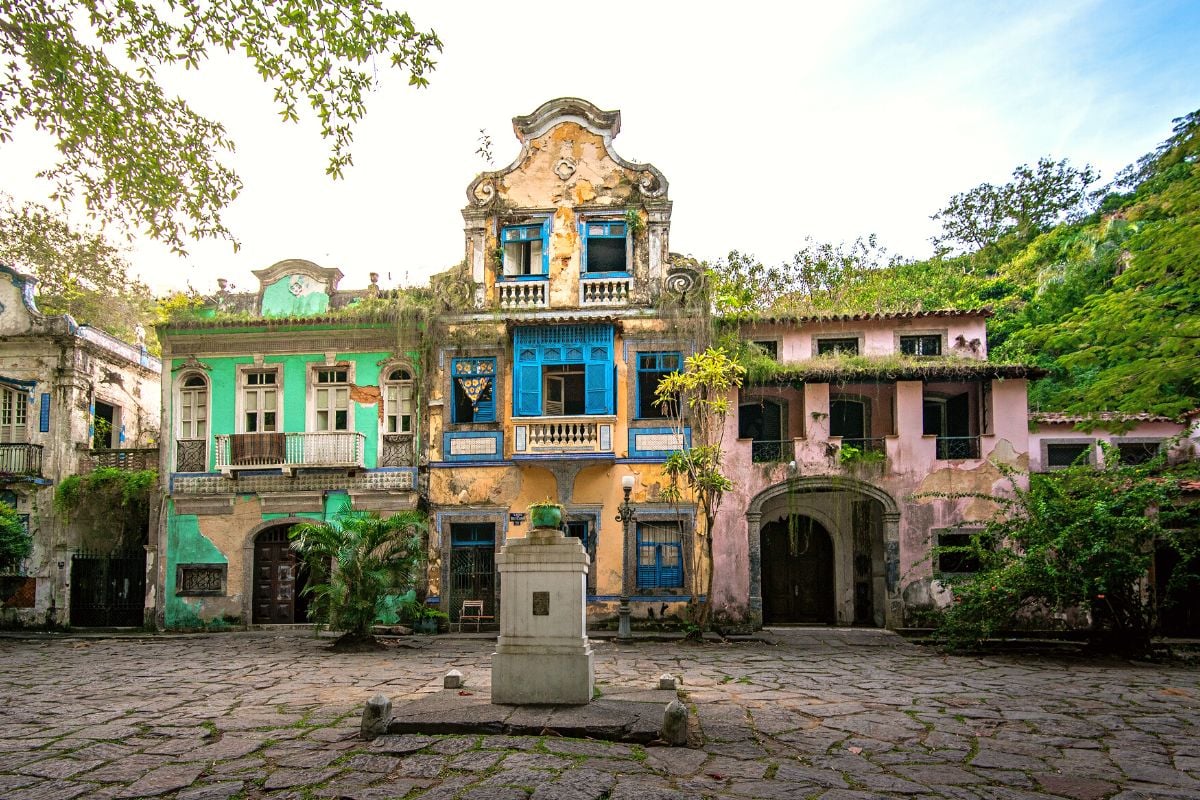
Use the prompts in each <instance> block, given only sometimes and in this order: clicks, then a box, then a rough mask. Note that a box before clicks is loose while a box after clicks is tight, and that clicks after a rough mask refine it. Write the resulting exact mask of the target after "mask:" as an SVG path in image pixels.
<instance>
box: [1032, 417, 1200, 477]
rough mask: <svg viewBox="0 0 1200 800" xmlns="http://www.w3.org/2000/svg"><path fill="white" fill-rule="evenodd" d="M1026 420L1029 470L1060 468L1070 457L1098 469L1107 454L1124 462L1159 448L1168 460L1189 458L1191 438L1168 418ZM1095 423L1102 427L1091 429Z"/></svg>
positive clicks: (1137, 459)
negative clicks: (1029, 430) (1029, 424)
mask: <svg viewBox="0 0 1200 800" xmlns="http://www.w3.org/2000/svg"><path fill="white" fill-rule="evenodd" d="M1030 422H1031V427H1032V432H1031V433H1030V434H1029V446H1030V452H1029V464H1030V469H1031V470H1032V471H1034V472H1047V471H1049V470H1053V469H1061V468H1063V467H1064V466H1066V465H1067V464H1069V463H1071V462H1073V461H1075V460H1076V459H1080V460H1086V461H1087V463H1090V464H1095V465H1097V466H1102V465H1103V464H1104V463H1105V460H1106V458H1107V457H1108V456H1107V454H1108V453H1113V452H1115V453H1117V455H1118V456H1119V457H1120V458H1121V460H1122V462H1124V463H1129V462H1131V461H1132V462H1140V461H1143V460H1145V459H1148V458H1150V457H1151V456H1153V455H1155V454H1156V453H1157V452H1159V451H1160V450H1163V449H1165V450H1166V451H1167V457H1168V459H1170V460H1171V461H1173V462H1174V461H1184V460H1187V459H1188V458H1193V457H1195V456H1194V453H1193V448H1194V440H1189V437H1188V436H1187V435H1185V431H1187V430H1188V426H1187V424H1186V423H1185V422H1183V421H1179V420H1173V419H1170V418H1169V417H1161V416H1155V415H1153V414H1134V415H1128V414H1126V415H1120V414H1101V415H1099V417H1098V418H1094V419H1092V420H1090V421H1089V420H1085V418H1083V417H1077V416H1071V415H1067V414H1054V413H1044V414H1038V413H1033V414H1030ZM1095 423H1099V424H1101V425H1105V426H1106V427H1091V426H1092V425H1093V424H1095ZM1089 427H1090V430H1089V429H1087V428H1089ZM1107 427H1113V428H1116V429H1118V431H1119V432H1113V431H1112V430H1107V429H1106V428H1107ZM1103 445H1107V447H1104V446H1103Z"/></svg>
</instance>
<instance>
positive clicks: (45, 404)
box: [38, 392, 50, 433]
mask: <svg viewBox="0 0 1200 800" xmlns="http://www.w3.org/2000/svg"><path fill="white" fill-rule="evenodd" d="M38 430H39V431H41V432H42V433H49V432H50V393H49V392H42V407H41V408H40V409H38Z"/></svg>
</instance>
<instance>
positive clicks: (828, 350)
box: [817, 337, 858, 356]
mask: <svg viewBox="0 0 1200 800" xmlns="http://www.w3.org/2000/svg"><path fill="white" fill-rule="evenodd" d="M817 355H819V356H856V355H858V339H857V337H843V338H838V339H817Z"/></svg>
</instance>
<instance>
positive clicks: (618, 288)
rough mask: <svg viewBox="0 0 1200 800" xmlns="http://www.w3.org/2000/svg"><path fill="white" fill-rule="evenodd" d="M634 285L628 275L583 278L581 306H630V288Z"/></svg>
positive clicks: (580, 295) (580, 297)
mask: <svg viewBox="0 0 1200 800" xmlns="http://www.w3.org/2000/svg"><path fill="white" fill-rule="evenodd" d="M632 285H633V279H632V278H630V277H629V276H628V275H624V276H616V277H611V278H583V279H581V280H580V281H579V305H581V306H624V305H628V304H629V288H630V286H632Z"/></svg>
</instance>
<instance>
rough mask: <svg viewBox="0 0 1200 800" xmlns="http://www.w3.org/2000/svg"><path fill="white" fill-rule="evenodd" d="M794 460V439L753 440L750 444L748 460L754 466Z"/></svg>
mask: <svg viewBox="0 0 1200 800" xmlns="http://www.w3.org/2000/svg"><path fill="white" fill-rule="evenodd" d="M795 458H796V440H795V439H781V440H771V439H755V440H754V441H753V442H751V444H750V460H751V461H753V462H754V463H756V464H770V463H774V462H788V461H793V460H795Z"/></svg>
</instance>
